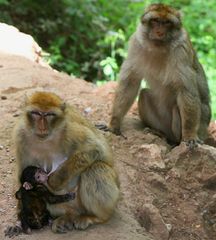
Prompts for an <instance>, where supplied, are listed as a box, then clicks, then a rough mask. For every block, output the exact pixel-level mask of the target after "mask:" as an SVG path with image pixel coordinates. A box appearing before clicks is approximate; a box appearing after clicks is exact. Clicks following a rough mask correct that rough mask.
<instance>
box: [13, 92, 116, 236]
mask: <svg viewBox="0 0 216 240" xmlns="http://www.w3.org/2000/svg"><path fill="white" fill-rule="evenodd" d="M47 113H49V115H47ZM32 119H33V120H32ZM34 119H36V120H34ZM32 121H33V122H34V121H38V122H39V124H34V123H32ZM40 124H41V125H42V127H39V128H40V129H39V130H38V129H36V128H37V126H40ZM44 126H47V129H43V127H44ZM41 129H42V130H41ZM40 130H41V131H42V132H43V134H42V135H40ZM15 142H16V148H17V164H18V172H19V174H20V173H21V172H22V170H23V169H24V168H25V167H26V166H29V165H34V166H38V167H41V168H43V169H44V170H46V171H48V172H50V171H51V174H50V176H49V179H48V188H49V190H51V191H52V192H53V193H54V194H65V193H68V192H71V191H73V189H74V188H75V187H77V188H78V190H77V192H78V193H77V197H76V199H75V200H73V201H69V202H65V203H60V204H52V205H48V209H49V211H50V213H51V215H52V216H54V217H56V219H55V220H54V222H53V225H52V230H53V231H54V232H65V231H67V230H70V229H72V228H73V226H75V228H77V229H85V228H87V227H88V226H89V225H91V224H93V223H101V222H104V221H107V220H108V219H109V218H110V216H111V215H112V213H113V211H114V208H115V206H116V203H117V200H118V198H119V183H118V177H117V173H116V171H115V170H114V166H113V155H112V151H111V149H110V147H109V145H108V144H107V141H106V139H105V138H104V136H103V135H102V134H100V132H99V131H98V130H97V129H95V128H94V126H92V124H91V123H90V122H89V121H87V120H86V119H85V118H83V117H82V116H81V114H80V113H78V112H77V111H76V110H75V109H74V108H73V107H72V106H69V105H68V104H65V103H64V102H63V101H62V100H61V99H60V98H59V97H58V96H57V95H55V94H53V93H48V92H36V93H35V94H33V95H32V96H31V97H29V99H27V101H26V104H25V106H24V108H23V114H22V115H21V117H20V120H19V122H18V124H17V127H16V129H15Z"/></svg>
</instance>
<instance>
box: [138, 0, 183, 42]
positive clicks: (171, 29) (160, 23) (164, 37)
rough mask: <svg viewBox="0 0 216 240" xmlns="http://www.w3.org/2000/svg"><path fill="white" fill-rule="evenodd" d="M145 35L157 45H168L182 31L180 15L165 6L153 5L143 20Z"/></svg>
mask: <svg viewBox="0 0 216 240" xmlns="http://www.w3.org/2000/svg"><path fill="white" fill-rule="evenodd" d="M141 23H142V25H143V27H144V29H145V31H144V32H145V34H146V36H147V38H148V39H149V40H151V41H152V42H155V43H161V44H163V43H167V42H170V41H172V39H175V38H176V36H177V35H178V34H179V33H180V30H181V20H180V15H179V13H178V12H177V11H176V10H175V9H173V8H171V7H169V6H166V5H163V4H152V5H150V7H149V8H148V9H147V10H146V12H145V13H144V15H143V16H142V18H141Z"/></svg>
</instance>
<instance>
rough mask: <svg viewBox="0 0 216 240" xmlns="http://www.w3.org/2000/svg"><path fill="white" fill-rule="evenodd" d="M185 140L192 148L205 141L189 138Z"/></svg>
mask: <svg viewBox="0 0 216 240" xmlns="http://www.w3.org/2000/svg"><path fill="white" fill-rule="evenodd" d="M184 142H185V143H186V146H188V147H189V149H190V150H192V149H194V148H196V147H198V145H199V144H203V141H201V140H200V139H189V140H186V141H184Z"/></svg>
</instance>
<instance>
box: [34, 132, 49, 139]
mask: <svg viewBox="0 0 216 240" xmlns="http://www.w3.org/2000/svg"><path fill="white" fill-rule="evenodd" d="M36 135H37V137H38V138H39V139H46V138H47V137H48V136H49V134H48V133H37V134H36Z"/></svg>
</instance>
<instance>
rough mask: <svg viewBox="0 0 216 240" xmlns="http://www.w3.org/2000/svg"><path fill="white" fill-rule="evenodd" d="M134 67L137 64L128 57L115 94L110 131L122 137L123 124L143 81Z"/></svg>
mask: <svg viewBox="0 0 216 240" xmlns="http://www.w3.org/2000/svg"><path fill="white" fill-rule="evenodd" d="M134 65H135V63H134V64H133V62H132V61H130V56H128V59H127V60H126V61H125V62H124V63H123V65H122V68H121V72H120V81H119V85H118V87H117V90H116V93H115V98H114V103H113V109H112V116H111V120H110V130H111V131H112V132H113V133H115V134H117V135H121V131H120V126H121V122H122V120H123V118H124V116H125V114H126V113H127V112H128V110H129V108H130V107H131V105H132V104H133V102H134V100H135V98H136V96H137V93H138V90H139V87H140V83H141V80H142V76H141V75H140V74H139V72H138V71H136V70H135V66H134Z"/></svg>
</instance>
